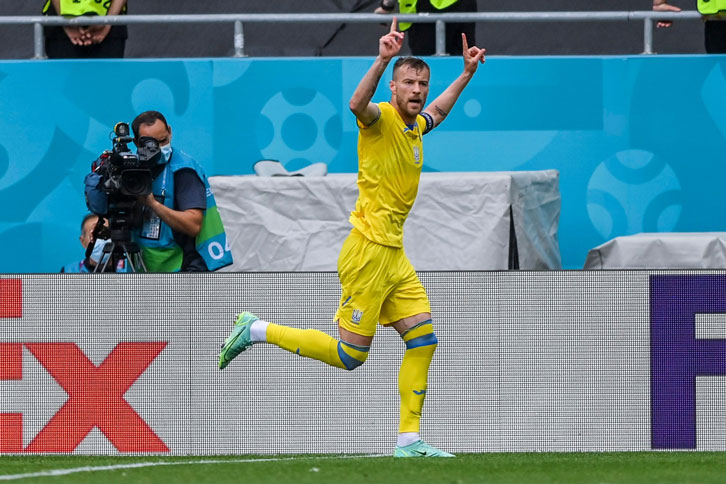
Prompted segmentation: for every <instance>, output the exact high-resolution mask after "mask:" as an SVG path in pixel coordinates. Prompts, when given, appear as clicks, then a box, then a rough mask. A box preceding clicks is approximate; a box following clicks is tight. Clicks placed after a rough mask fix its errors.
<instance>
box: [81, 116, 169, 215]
mask: <svg viewBox="0 0 726 484" xmlns="http://www.w3.org/2000/svg"><path fill="white" fill-rule="evenodd" d="M113 134H114V135H115V136H113V137H112V142H113V146H112V148H111V150H107V151H104V152H103V153H102V154H101V156H100V157H99V158H98V159H97V160H96V161H95V162H94V163H93V165H92V167H91V169H92V171H93V172H95V173H97V174H98V175H100V177H101V184H100V189H101V190H102V191H103V192H104V193H105V194H106V195H107V197H108V208H109V211H112V210H113V209H114V207H116V208H118V207H130V206H132V205H134V204H135V202H136V200H137V198H138V197H140V196H144V195H148V194H150V193H151V191H152V183H153V174H152V168H153V167H154V166H156V164H157V163H158V160H159V158H160V157H161V150H160V148H159V142H158V141H156V139H154V138H150V137H148V136H144V137H141V138H139V140H138V143H139V145H140V146H138V149H137V153H133V152H132V151H131V150H130V149H129V147H128V144H129V143H131V142H133V141H134V139H133V138H132V137H131V136H129V134H130V133H129V125H128V124H126V123H117V124H116V126H115V127H114V130H113Z"/></svg>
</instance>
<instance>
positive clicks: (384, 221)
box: [349, 102, 426, 247]
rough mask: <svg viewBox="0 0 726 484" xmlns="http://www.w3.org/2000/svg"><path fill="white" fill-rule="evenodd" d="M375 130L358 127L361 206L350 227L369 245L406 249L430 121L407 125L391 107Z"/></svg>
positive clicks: (384, 106) (418, 119)
mask: <svg viewBox="0 0 726 484" xmlns="http://www.w3.org/2000/svg"><path fill="white" fill-rule="evenodd" d="M378 107H379V108H380V111H381V114H380V116H379V118H378V119H377V120H376V121H374V122H373V124H371V125H370V126H363V125H361V123H360V121H358V128H359V132H358V201H357V202H356V204H355V210H354V211H353V212H351V214H350V219H349V220H350V223H351V224H353V226H354V227H355V228H356V229H358V230H359V231H360V232H361V233H362V234H363V235H364V236H365V237H366V238H367V239H368V240H370V241H372V242H375V243H377V244H381V245H386V246H390V247H403V223H404V222H405V221H406V217H408V213H409V212H410V211H411V207H412V206H413V202H414V201H415V200H416V194H417V193H418V182H419V178H420V177H421V167H422V166H423V139H422V137H423V133H424V132H425V130H426V120H425V118H424V117H423V116H421V115H420V114H419V115H418V116H417V117H416V123H415V124H414V125H412V126H408V125H406V123H404V121H403V119H401V116H400V115H399V114H398V111H396V109H395V108H394V107H393V106H392V105H391V104H390V103H387V102H383V103H380V104H378Z"/></svg>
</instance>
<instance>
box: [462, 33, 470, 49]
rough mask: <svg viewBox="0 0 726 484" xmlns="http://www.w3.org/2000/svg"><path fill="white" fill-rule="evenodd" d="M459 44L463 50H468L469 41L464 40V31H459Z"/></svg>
mask: <svg viewBox="0 0 726 484" xmlns="http://www.w3.org/2000/svg"><path fill="white" fill-rule="evenodd" d="M461 46H462V48H463V51H464V52H468V51H469V43H468V42H467V41H466V34H465V33H464V32H462V33H461Z"/></svg>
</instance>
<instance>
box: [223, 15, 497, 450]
mask: <svg viewBox="0 0 726 484" xmlns="http://www.w3.org/2000/svg"><path fill="white" fill-rule="evenodd" d="M403 39H404V34H403V32H399V31H398V30H397V28H396V18H395V17H394V18H393V22H392V24H391V30H390V32H388V33H387V34H386V35H384V36H383V37H381V38H380V40H379V42H378V56H377V57H376V59H375V61H374V62H373V65H372V66H371V67H370V68H369V69H368V72H366V74H365V75H364V76H363V78H362V79H361V80H360V82H359V83H358V87H357V88H356V90H355V91H354V92H353V95H352V97H351V99H350V103H349V107H350V110H351V111H352V112H353V114H355V117H356V123H357V126H358V192H359V194H358V201H357V202H356V204H355V209H354V210H353V211H352V212H351V214H350V218H349V221H350V223H351V225H352V226H353V227H352V228H351V231H350V234H349V235H348V238H347V239H346V240H345V242H343V246H342V248H341V250H340V256H339V257H338V276H339V278H340V284H341V288H342V291H341V297H340V303H339V305H338V311H337V312H336V314H335V318H334V319H335V321H336V322H337V326H338V335H339V337H340V339H335V338H333V337H332V336H330V335H328V334H327V333H324V332H322V331H318V330H316V329H299V328H294V327H290V326H284V325H281V324H275V323H272V322H269V321H264V320H262V319H260V318H258V317H257V316H255V315H254V314H251V313H249V312H243V313H241V314H239V315H238V316H237V320H236V321H235V326H234V329H233V331H232V333H231V334H230V335H229V337H228V338H227V339H226V340H225V342H224V345H223V346H222V351H221V352H220V355H219V368H220V369H223V368H225V367H226V366H227V365H228V364H229V363H230V362H231V361H232V360H233V359H234V358H235V357H236V356H238V355H239V354H240V353H241V352H243V351H246V350H248V349H249V348H251V347H252V346H253V345H254V344H258V343H269V344H272V345H275V346H278V347H279V348H282V349H284V350H287V351H289V352H291V353H294V354H297V355H300V356H303V357H306V358H312V359H315V360H319V361H321V362H323V363H326V364H328V365H330V366H334V367H336V368H340V369H342V370H349V371H352V370H355V369H356V368H358V367H360V366H361V365H363V363H364V362H365V361H366V359H367V358H368V353H369V350H370V347H371V344H372V343H373V336H374V335H375V333H376V330H377V328H378V326H379V324H380V325H381V326H383V327H384V328H386V329H388V328H391V329H393V330H395V331H396V332H397V333H398V334H399V335H400V336H401V340H402V343H403V346H404V352H403V359H402V361H401V366H400V369H399V372H398V392H399V396H400V406H399V411H400V419H399V427H398V438H397V442H396V447H395V449H394V452H393V456H394V457H412V458H419V457H427V458H428V457H434V458H437V457H454V456H453V455H452V454H450V453H448V452H445V451H443V450H440V449H437V448H435V447H433V446H431V445H429V444H427V443H426V442H424V441H423V440H421V437H420V435H419V432H420V423H421V412H422V409H423V404H424V399H425V397H426V392H427V391H428V371H429V365H430V364H431V360H432V359H433V356H434V351H435V350H436V347H437V345H438V339H437V337H436V335H435V333H434V326H433V322H432V318H431V305H430V303H429V299H428V296H427V295H426V290H425V289H424V287H423V285H422V284H421V281H420V280H419V278H418V276H417V275H416V271H415V270H414V268H413V265H412V264H411V262H410V261H409V259H408V257H407V256H406V253H405V251H404V248H403V227H404V222H405V221H406V218H407V217H408V214H409V212H410V210H411V207H412V206H413V203H414V201H415V199H416V194H417V192H418V188H419V178H420V176H421V169H422V167H423V164H424V152H423V137H424V135H426V134H427V133H429V132H430V131H431V130H433V129H434V128H436V127H437V126H438V125H439V124H441V123H442V122H443V121H444V119H446V116H447V115H448V114H449V113H450V112H451V109H452V108H453V107H454V104H455V103H456V100H457V99H458V98H459V95H460V94H461V93H462V91H463V90H464V88H465V87H466V86H467V85H468V84H469V81H471V79H472V78H473V77H474V74H475V73H476V71H477V68H478V66H479V64H483V63H484V60H485V59H484V54H485V50H484V49H480V48H478V47H476V46H472V47H469V45H468V43H467V39H466V36H465V35H463V34H462V35H461V36H460V42H461V44H462V49H461V50H462V52H463V55H462V58H463V61H464V62H463V64H464V65H463V70H462V72H461V74H459V76H458V77H457V78H456V79H454V81H453V82H452V83H451V84H449V86H448V87H447V88H446V89H445V90H444V91H443V92H442V93H441V94H439V95H438V96H437V97H436V99H434V101H433V102H431V103H430V104H428V105H426V99H427V97H428V93H429V81H430V77H431V70H430V68H429V66H428V64H426V62H424V61H423V60H422V59H419V58H417V57H399V58H398V59H397V60H396V62H395V63H394V64H393V69H392V70H393V73H392V80H391V81H390V83H389V87H390V89H391V97H390V98H389V99H390V102H380V103H374V102H372V98H373V95H374V93H375V92H376V89H377V87H378V84H379V83H380V80H381V77H382V76H383V73H384V72H385V71H386V68H387V67H388V65H389V64H390V62H391V60H392V59H393V57H395V56H397V55H398V53H399V52H400V50H401V46H402V45H403ZM424 106H426V107H425V108H424ZM244 375H245V376H243V378H246V379H247V378H251V379H254V378H255V375H250V373H249V370H247V371H246V372H244ZM360 404H361V405H365V402H360ZM351 412H355V409H351ZM359 425H364V423H362V422H361V423H359ZM342 438H345V439H351V438H355V429H354V430H353V431H352V432H350V433H349V435H344V436H342Z"/></svg>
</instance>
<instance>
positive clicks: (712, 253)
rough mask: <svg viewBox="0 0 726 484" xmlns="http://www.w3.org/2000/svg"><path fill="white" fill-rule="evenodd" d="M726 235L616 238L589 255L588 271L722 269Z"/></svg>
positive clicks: (663, 235)
mask: <svg viewBox="0 0 726 484" xmlns="http://www.w3.org/2000/svg"><path fill="white" fill-rule="evenodd" d="M724 267H726V232H681V233H673V232H664V233H642V234H636V235H629V236H624V237H616V238H614V239H613V240H610V241H608V242H606V243H604V244H602V245H599V246H597V247H595V248H593V249H590V252H589V253H588V254H587V260H586V261H585V267H584V268H585V269H723V268H724Z"/></svg>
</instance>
